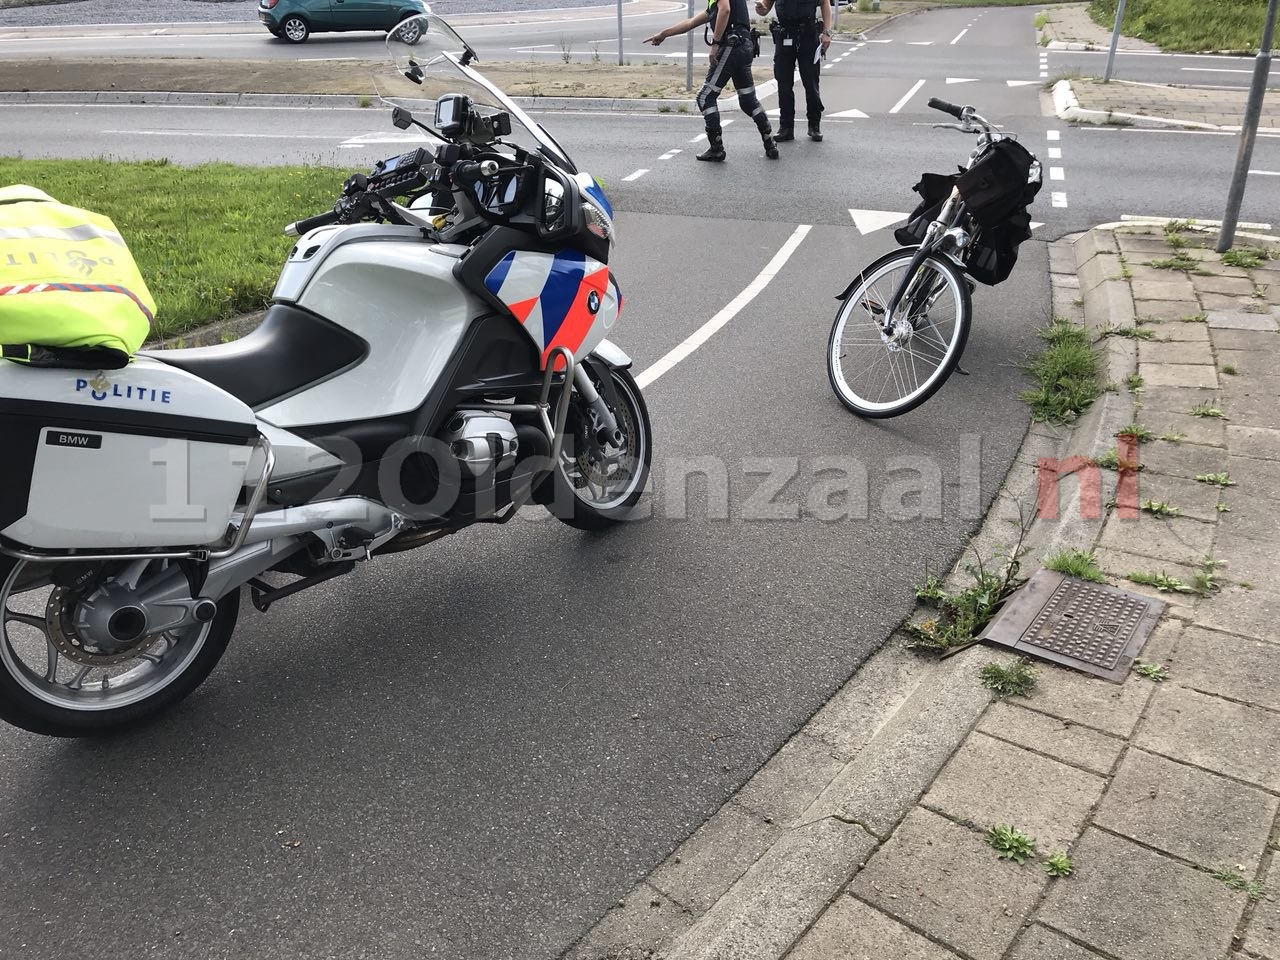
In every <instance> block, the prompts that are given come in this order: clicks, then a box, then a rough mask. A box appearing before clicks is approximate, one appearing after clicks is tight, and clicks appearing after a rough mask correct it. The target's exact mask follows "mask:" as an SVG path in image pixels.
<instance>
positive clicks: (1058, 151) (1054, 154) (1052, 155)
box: [1049, 147, 1062, 160]
mask: <svg viewBox="0 0 1280 960" xmlns="http://www.w3.org/2000/svg"><path fill="white" fill-rule="evenodd" d="M1049 159H1050V160H1061V159H1062V148H1061V147H1050V148H1049Z"/></svg>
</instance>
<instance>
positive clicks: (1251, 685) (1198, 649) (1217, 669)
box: [1178, 626, 1280, 711]
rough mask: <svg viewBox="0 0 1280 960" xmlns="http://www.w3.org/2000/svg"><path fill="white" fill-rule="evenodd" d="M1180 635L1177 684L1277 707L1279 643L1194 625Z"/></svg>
mask: <svg viewBox="0 0 1280 960" xmlns="http://www.w3.org/2000/svg"><path fill="white" fill-rule="evenodd" d="M1183 636H1184V638H1185V640H1184V644H1185V646H1184V648H1183V649H1184V652H1185V653H1186V660H1185V662H1184V663H1182V664H1180V665H1179V669H1178V682H1179V683H1180V684H1182V685H1183V686H1186V687H1192V688H1193V689H1195V690H1199V691H1201V692H1202V693H1212V694H1216V695H1218V696H1221V697H1228V698H1230V699H1232V700H1239V701H1242V702H1244V703H1251V704H1258V705H1259V706H1263V707H1270V708H1271V709H1272V710H1277V711H1280V644H1276V643H1272V642H1270V641H1267V640H1254V639H1250V638H1247V637H1237V636H1235V635H1234V634H1225V633H1219V632H1217V631H1215V630H1206V629H1204V628H1203V627H1197V626H1191V627H1188V628H1187V629H1186V631H1185V632H1184V634H1183Z"/></svg>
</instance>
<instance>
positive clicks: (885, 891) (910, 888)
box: [853, 808, 1048, 960]
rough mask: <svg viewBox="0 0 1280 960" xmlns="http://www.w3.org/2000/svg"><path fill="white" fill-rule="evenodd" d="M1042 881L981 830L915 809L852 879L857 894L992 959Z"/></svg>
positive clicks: (976, 959) (978, 957) (982, 959)
mask: <svg viewBox="0 0 1280 960" xmlns="http://www.w3.org/2000/svg"><path fill="white" fill-rule="evenodd" d="M1047 882H1048V877H1047V876H1046V874H1045V873H1044V871H1043V870H1038V869H1036V868H1035V867H1034V866H1032V865H1031V864H1029V863H1028V864H1024V865H1022V866H1021V867H1019V866H1018V865H1017V864H1014V863H1010V862H1007V861H1004V860H999V859H997V857H996V853H995V851H994V850H992V849H991V848H990V847H989V846H987V844H986V843H984V842H983V839H982V837H981V835H980V834H977V833H975V832H973V831H972V830H969V829H967V828H965V827H962V826H959V825H957V824H954V823H952V822H951V821H950V820H947V819H946V818H945V817H940V816H938V815H937V814H935V813H930V812H929V811H927V810H923V809H919V808H917V809H916V810H914V811H912V813H911V814H910V815H909V816H908V817H907V819H906V820H905V821H903V823H902V826H900V827H899V828H898V830H897V831H896V832H895V833H894V835H893V838H892V839H890V840H889V842H888V843H886V844H885V845H884V846H882V847H881V848H880V849H879V850H877V851H876V855H875V856H874V857H872V859H871V862H870V863H868V864H867V866H866V869H864V870H863V871H862V872H861V873H859V874H858V876H857V878H856V879H855V880H854V882H853V890H854V893H856V894H857V896H858V897H859V898H860V899H862V900H864V901H866V902H867V903H870V904H871V905H872V906H875V907H878V908H879V909H880V910H882V911H884V912H885V913H887V914H889V915H890V916H893V917H896V918H897V919H899V920H902V921H904V922H906V923H908V924H910V925H911V926H913V927H915V928H916V929H918V930H924V931H926V932H927V933H929V934H930V935H931V936H933V937H936V938H937V939H939V940H941V941H942V942H943V943H946V944H948V945H950V946H952V947H954V948H956V950H958V951H961V952H963V953H964V954H965V955H966V956H969V957H972V958H973V960H998V958H999V957H1001V956H1002V955H1003V954H1004V952H1005V950H1006V949H1008V947H1009V944H1010V943H1012V942H1013V938H1014V937H1015V936H1017V933H1018V930H1019V928H1020V927H1021V926H1022V922H1023V918H1024V917H1025V916H1027V915H1028V914H1029V913H1030V912H1031V909H1032V907H1034V906H1035V903H1036V900H1037V899H1038V897H1039V896H1040V892H1041V891H1042V890H1043V889H1044V887H1045V885H1046V884H1047Z"/></svg>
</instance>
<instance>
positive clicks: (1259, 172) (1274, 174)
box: [1249, 170, 1280, 177]
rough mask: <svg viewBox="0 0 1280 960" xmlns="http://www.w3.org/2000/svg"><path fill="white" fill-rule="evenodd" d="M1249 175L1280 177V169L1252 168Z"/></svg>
mask: <svg viewBox="0 0 1280 960" xmlns="http://www.w3.org/2000/svg"><path fill="white" fill-rule="evenodd" d="M1249 175H1250V176H1255V177H1280V170H1250V171H1249Z"/></svg>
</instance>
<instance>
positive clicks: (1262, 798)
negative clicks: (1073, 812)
mask: <svg viewBox="0 0 1280 960" xmlns="http://www.w3.org/2000/svg"><path fill="white" fill-rule="evenodd" d="M1184 667H1185V664H1184ZM1277 807H1280V800H1277V799H1276V798H1275V797H1273V796H1271V795H1270V794H1268V793H1264V792H1263V791H1261V790H1258V789H1257V788H1255V787H1246V786H1245V785H1244V784H1241V783H1237V782H1236V781H1234V780H1228V779H1227V778H1226V777H1220V776H1218V775H1217V774H1213V773H1206V772H1204V771H1203V770H1197V769H1195V768H1194V767H1188V766H1186V765H1184V764H1181V763H1175V762H1174V761H1172V760H1166V759H1165V758H1163V757H1157V756H1155V755H1154V754H1150V753H1144V752H1143V751H1141V750H1130V751H1129V752H1128V753H1127V754H1125V758H1124V761H1123V762H1122V763H1121V764H1120V769H1119V770H1118V771H1117V773H1116V776H1115V779H1114V780H1112V781H1111V786H1110V787H1108V789H1107V795H1106V797H1105V798H1104V799H1103V801H1102V805H1101V806H1100V807H1099V808H1098V812H1097V813H1095V814H1094V816H1093V823H1094V824H1095V825H1096V826H1099V827H1105V828H1106V829H1108V830H1111V831H1112V832H1114V833H1120V834H1124V835H1125V836H1126V837H1129V838H1130V839H1131V840H1137V841H1138V842H1139V843H1142V844H1145V845H1147V846H1149V847H1154V848H1155V849H1156V850H1161V851H1163V852H1165V853H1170V854H1173V855H1174V856H1175V857H1180V858H1181V859H1183V860H1187V861H1190V862H1191V863H1195V864H1199V865H1200V866H1202V867H1207V868H1210V869H1217V868H1222V867H1227V868H1231V867H1235V865H1237V864H1243V865H1245V866H1246V867H1247V869H1246V870H1244V871H1243V872H1245V873H1246V874H1248V875H1249V876H1252V875H1253V874H1254V873H1256V872H1257V869H1258V863H1259V861H1260V860H1261V859H1262V854H1263V851H1264V850H1266V846H1267V838H1268V837H1269V836H1270V835H1271V824H1272V823H1273V821H1274V820H1275V816H1276V809H1277ZM1237 869H1238V868H1237Z"/></svg>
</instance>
